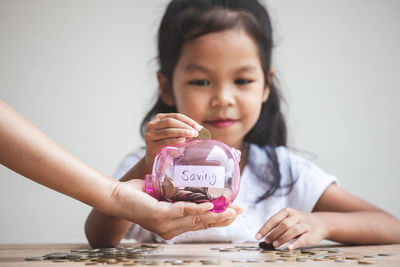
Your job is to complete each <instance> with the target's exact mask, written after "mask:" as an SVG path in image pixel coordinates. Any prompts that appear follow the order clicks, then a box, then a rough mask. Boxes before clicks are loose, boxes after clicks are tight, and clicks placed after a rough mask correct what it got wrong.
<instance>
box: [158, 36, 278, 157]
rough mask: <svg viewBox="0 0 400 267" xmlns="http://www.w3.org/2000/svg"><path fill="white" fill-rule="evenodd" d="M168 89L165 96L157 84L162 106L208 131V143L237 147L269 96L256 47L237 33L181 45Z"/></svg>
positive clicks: (199, 39) (200, 38)
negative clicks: (184, 116) (168, 105)
mask: <svg viewBox="0 0 400 267" xmlns="http://www.w3.org/2000/svg"><path fill="white" fill-rule="evenodd" d="M271 75H272V74H271ZM271 75H270V76H271ZM172 86H173V91H172V94H171V92H170V91H169V90H165V88H164V90H163V86H162V85H161V83H160V88H161V95H162V97H163V99H164V101H166V103H167V104H170V105H175V106H176V108H177V110H178V112H179V113H182V114H184V115H186V116H188V117H190V118H192V119H194V120H195V121H197V122H198V123H199V124H201V125H203V126H204V127H206V128H207V129H208V130H210V132H211V136H212V139H216V140H219V141H222V142H224V143H226V144H228V145H230V146H233V147H236V148H239V149H240V148H242V144H243V139H244V137H245V135H246V134H247V133H248V132H249V131H250V130H251V129H252V128H253V126H254V125H255V123H256V122H257V120H258V117H259V115H260V111H261V105H262V103H263V102H265V101H266V100H267V98H268V93H269V88H268V86H266V82H265V77H264V73H263V69H262V66H261V61H260V56H259V53H258V48H257V45H256V43H255V42H254V41H253V39H252V38H251V37H250V36H249V35H248V34H247V33H246V32H245V31H243V30H241V29H233V30H228V31H223V32H217V33H210V34H206V35H203V36H201V37H199V38H196V39H194V40H191V41H188V42H186V43H185V44H184V46H183V47H182V52H181V57H180V59H179V61H178V63H177V65H176V67H175V69H174V72H173V80H172Z"/></svg>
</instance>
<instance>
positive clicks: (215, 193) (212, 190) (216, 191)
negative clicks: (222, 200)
mask: <svg viewBox="0 0 400 267" xmlns="http://www.w3.org/2000/svg"><path fill="white" fill-rule="evenodd" d="M223 193H224V188H217V187H209V188H207V195H209V196H210V198H214V199H215V198H219V197H220V196H222V194H223Z"/></svg>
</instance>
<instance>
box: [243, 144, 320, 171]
mask: <svg viewBox="0 0 400 267" xmlns="http://www.w3.org/2000/svg"><path fill="white" fill-rule="evenodd" d="M304 155H306V153H304ZM309 155H311V154H309ZM274 161H277V163H278V164H279V166H280V167H281V168H285V167H291V168H293V167H297V168H311V167H316V165H315V163H313V162H312V160H311V159H306V158H305V157H304V156H301V155H300V154H299V152H297V151H295V150H293V149H290V148H287V147H285V146H278V147H271V146H262V147H260V146H258V145H256V144H250V145H249V157H248V162H249V163H250V164H251V165H253V166H254V165H255V166H257V165H270V164H273V162H274Z"/></svg>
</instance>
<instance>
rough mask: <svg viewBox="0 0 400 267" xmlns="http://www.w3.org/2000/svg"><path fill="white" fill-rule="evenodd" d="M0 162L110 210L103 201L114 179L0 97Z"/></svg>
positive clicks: (107, 195)
mask: <svg viewBox="0 0 400 267" xmlns="http://www.w3.org/2000/svg"><path fill="white" fill-rule="evenodd" d="M0 163H1V164H3V165H4V166H6V167H8V168H10V169H12V170H13V171H15V172H17V173H19V174H21V175H23V176H25V177H27V178H29V179H31V180H33V181H35V182H37V183H40V184H42V185H45V186H47V187H49V188H51V189H53V190H56V191H58V192H60V193H63V194H66V195H68V196H71V197H73V198H75V199H77V200H80V201H82V202H84V203H86V204H88V205H90V206H94V207H96V208H98V209H100V210H108V209H110V207H109V206H108V205H109V203H108V201H107V200H109V199H110V197H111V194H112V192H113V188H114V187H115V184H116V182H115V181H113V180H112V179H111V178H108V177H106V176H104V175H102V174H100V173H99V172H97V171H95V170H94V169H92V168H90V167H89V166H87V165H86V164H84V163H83V162H82V161H80V160H79V159H77V158H76V157H74V156H73V155H72V154H70V153H68V152H67V151H66V150H64V149H63V148H62V147H61V146H59V145H58V144H56V143H55V142H54V141H52V140H51V139H50V138H49V137H48V136H47V135H45V134H44V133H43V132H42V131H40V130H39V129H38V128H36V127H35V126H34V125H33V124H31V123H30V122H29V121H28V120H26V119H25V118H24V117H23V116H22V115H20V114H19V113H18V112H16V111H15V110H13V109H12V108H11V107H10V106H8V105H7V104H6V103H5V102H3V101H1V100H0ZM93 188H96V190H93Z"/></svg>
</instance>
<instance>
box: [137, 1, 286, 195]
mask: <svg viewBox="0 0 400 267" xmlns="http://www.w3.org/2000/svg"><path fill="white" fill-rule="evenodd" d="M238 27H240V28H242V29H244V30H245V31H246V32H247V33H248V34H249V35H250V36H251V37H252V38H253V39H254V41H255V42H256V44H257V46H258V50H259V54H260V58H261V62H262V68H263V72H264V77H265V81H266V83H268V79H267V77H268V72H269V69H270V67H271V54H272V47H273V41H272V27H271V21H270V18H269V15H268V13H267V11H266V9H265V7H264V6H263V5H261V4H260V2H258V1H257V0H173V1H171V2H170V3H169V5H168V7H167V10H166V12H165V14H164V16H163V18H162V21H161V24H160V28H159V30H158V63H159V67H160V72H161V73H162V74H163V75H164V76H165V77H166V78H167V80H168V89H169V90H172V76H173V71H174V68H175V66H176V64H177V63H178V60H179V58H180V56H181V49H182V46H183V45H184V43H185V42H186V41H188V40H191V39H195V38H198V37H200V36H203V35H205V34H208V33H213V32H220V31H225V30H229V29H233V28H238ZM269 88H270V94H269V97H268V100H267V101H266V102H265V103H263V105H262V109H261V114H260V117H259V118H258V121H257V123H256V125H255V126H254V127H253V128H252V130H251V131H250V132H249V133H248V134H247V135H246V136H245V142H247V143H253V144H257V145H258V146H260V147H263V146H268V147H267V148H266V150H265V151H266V153H267V156H268V158H269V159H270V161H269V168H268V169H269V170H270V171H269V172H267V173H270V174H271V175H272V177H267V176H270V175H267V173H266V172H265V168H259V167H256V166H251V163H250V167H252V170H253V171H255V172H256V174H257V176H258V177H259V178H260V179H262V180H263V181H265V182H267V183H268V184H269V185H270V188H269V189H268V190H267V192H265V194H263V195H262V196H261V197H260V198H259V199H258V201H261V200H263V199H266V198H268V197H269V196H271V195H273V194H274V193H275V192H276V191H277V190H278V189H280V188H281V187H286V188H287V189H289V191H287V192H290V190H291V188H292V187H293V183H294V182H293V181H292V182H291V183H290V184H288V185H281V174H280V171H279V162H278V159H277V154H276V151H275V149H273V148H275V147H277V146H286V138H287V136H286V135H287V133H286V123H285V119H284V116H283V114H282V112H281V108H280V102H281V96H280V94H279V91H278V88H277V87H276V85H275V84H274V82H271V83H270V84H269ZM171 112H177V110H176V107H175V106H168V105H167V104H166V103H165V102H164V101H163V100H162V99H161V97H160V95H159V96H158V99H157V102H156V103H155V105H154V106H153V108H152V109H151V110H150V111H149V112H148V113H147V114H146V116H145V118H144V119H143V121H142V124H141V134H142V137H144V135H145V130H146V124H147V123H148V122H149V121H150V120H151V119H152V117H153V116H154V115H156V114H157V113H171ZM271 148H272V149H271ZM261 170H263V171H261ZM258 201H257V202H258Z"/></svg>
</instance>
